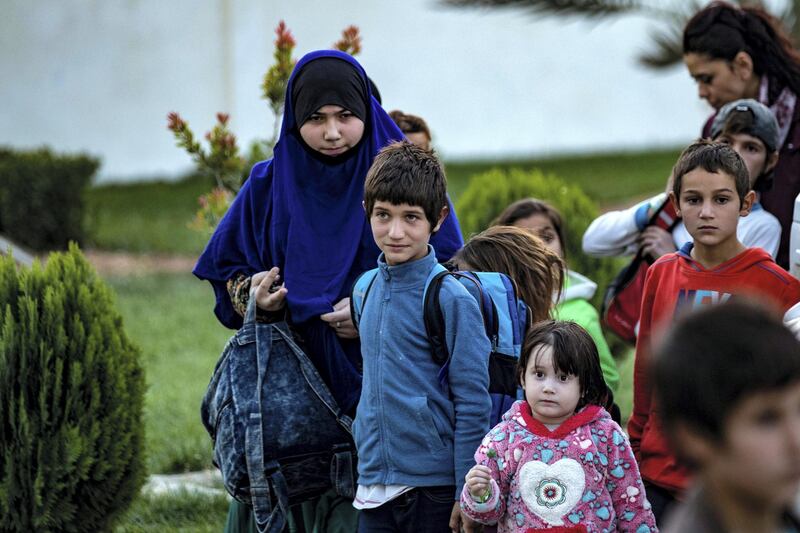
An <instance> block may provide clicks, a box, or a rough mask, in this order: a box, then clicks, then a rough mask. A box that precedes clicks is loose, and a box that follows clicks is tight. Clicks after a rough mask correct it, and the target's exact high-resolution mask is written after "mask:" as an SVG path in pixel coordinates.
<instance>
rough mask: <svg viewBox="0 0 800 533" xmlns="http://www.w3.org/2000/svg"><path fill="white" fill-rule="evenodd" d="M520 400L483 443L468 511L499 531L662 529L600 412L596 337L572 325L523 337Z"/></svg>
mask: <svg viewBox="0 0 800 533" xmlns="http://www.w3.org/2000/svg"><path fill="white" fill-rule="evenodd" d="M518 372H519V378H520V384H521V385H522V387H523V389H524V391H525V401H518V402H516V403H515V404H514V405H513V406H512V408H511V409H510V410H509V411H508V412H507V413H506V414H505V415H504V416H503V421H502V422H500V424H498V425H497V426H495V427H494V429H492V430H491V431H490V432H489V434H488V435H486V437H484V439H483V442H482V443H481V445H480V447H479V448H478V451H477V452H476V453H475V461H476V463H477V465H476V466H474V467H473V468H472V469H471V470H470V471H469V472H468V473H467V476H466V484H465V485H464V490H463V492H462V493H461V507H462V510H463V511H464V512H465V513H466V514H467V515H468V516H470V517H471V518H472V519H474V520H477V521H478V522H481V523H484V524H495V523H496V524H497V526H498V532H499V533H503V532H512V531H522V532H526V533H532V532H538V531H547V532H550V533H555V532H594V531H598V532H600V531H630V532H633V533H655V532H656V531H657V529H656V524H655V519H654V518H653V513H652V512H651V510H650V504H649V503H648V502H647V498H645V492H644V487H643V486H642V479H641V477H639V469H638V468H637V466H636V460H635V459H634V457H633V452H632V451H631V447H630V444H629V443H628V439H627V437H626V436H625V434H624V433H623V432H622V429H621V428H620V427H619V425H618V424H617V423H616V422H614V421H613V420H611V417H610V416H609V414H608V413H607V412H606V411H605V409H603V407H601V406H602V405H604V404H605V400H606V385H605V382H604V381H603V374H602V371H601V369H600V360H599V357H598V355H597V348H596V347H595V344H594V342H593V341H592V338H591V337H590V336H589V334H588V333H587V332H586V331H585V330H584V329H583V328H581V327H580V326H578V325H577V324H575V323H574V322H553V321H546V322H541V323H539V324H537V325H535V326H534V327H533V328H532V329H531V330H530V331H529V332H528V334H527V335H526V337H525V343H524V345H523V349H522V354H521V355H520V359H519V364H518Z"/></svg>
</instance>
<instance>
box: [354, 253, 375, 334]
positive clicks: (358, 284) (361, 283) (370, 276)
mask: <svg viewBox="0 0 800 533" xmlns="http://www.w3.org/2000/svg"><path fill="white" fill-rule="evenodd" d="M377 276H378V269H377V268H373V269H372V270H367V271H366V272H364V273H363V274H361V275H360V276H358V278H356V281H355V283H353V289H352V290H351V291H350V319H351V320H352V321H353V326H355V328H356V331H358V324H359V322H361V313H362V312H363V311H364V303H365V302H366V301H367V295H368V294H369V290H370V289H371V288H372V284H373V283H375V278H376V277H377Z"/></svg>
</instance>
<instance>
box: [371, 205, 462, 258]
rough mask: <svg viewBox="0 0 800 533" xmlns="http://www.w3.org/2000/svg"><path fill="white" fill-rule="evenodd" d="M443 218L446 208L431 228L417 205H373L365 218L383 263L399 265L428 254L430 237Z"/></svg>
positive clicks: (423, 212)
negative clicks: (380, 252)
mask: <svg viewBox="0 0 800 533" xmlns="http://www.w3.org/2000/svg"><path fill="white" fill-rule="evenodd" d="M445 216H447V207H446V206H445V207H444V208H442V214H441V216H440V217H439V221H438V223H437V224H436V227H435V228H431V224H430V222H428V219H427V218H426V217H425V211H424V210H423V209H422V207H420V206H418V205H409V204H400V205H395V204H393V203H391V202H383V201H376V202H375V205H374V206H373V208H372V213H371V214H370V217H369V223H370V226H371V227H372V237H373V238H374V239H375V243H376V244H377V245H378V248H380V249H381V251H382V252H383V254H384V258H385V259H386V263H387V264H389V265H399V264H402V263H407V262H409V261H414V260H416V259H422V258H423V257H425V256H426V255H427V254H428V241H429V240H430V238H431V233H433V232H434V231H438V229H439V227H440V226H441V225H442V221H444V218H445Z"/></svg>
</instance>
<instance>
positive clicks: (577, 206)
mask: <svg viewBox="0 0 800 533" xmlns="http://www.w3.org/2000/svg"><path fill="white" fill-rule="evenodd" d="M523 198H537V199H539V200H544V201H546V202H548V203H549V204H551V205H553V206H554V207H555V208H556V209H558V210H559V211H560V212H561V215H562V217H563V219H564V225H565V228H564V239H565V240H566V241H567V242H566V243H562V245H563V246H564V249H565V250H566V258H567V266H568V267H569V268H570V269H571V270H574V271H576V272H579V273H581V274H583V275H585V276H588V277H589V278H590V279H591V280H592V281H594V282H595V283H597V286H598V289H597V292H596V293H595V296H594V298H593V299H592V303H593V304H594V305H595V306H596V307H598V308H599V305H600V303H601V302H602V299H603V291H604V290H605V287H606V286H608V284H609V282H611V280H613V279H614V276H615V275H616V273H617V271H618V270H619V268H620V267H619V265H618V264H617V262H615V261H609V260H602V259H596V258H593V257H589V256H588V255H586V254H584V253H583V249H582V247H581V242H582V240H583V232H584V231H586V228H587V227H588V226H589V224H590V223H591V222H592V220H594V219H595V218H596V217H597V216H598V214H599V212H598V209H597V205H596V204H595V203H594V202H593V201H592V200H591V199H590V198H589V197H588V196H587V195H586V194H585V193H584V192H583V191H582V190H581V189H580V187H577V186H575V185H570V184H568V183H566V182H565V181H563V180H562V179H560V178H558V177H557V176H554V175H552V174H551V175H545V174H543V173H542V172H541V171H539V170H535V169H534V170H530V171H528V170H520V169H510V170H501V169H492V170H489V171H487V172H484V173H482V174H477V175H475V176H473V177H472V178H471V179H470V182H469V185H468V186H467V188H466V190H464V192H463V193H462V194H461V197H460V198H459V199H458V202H457V204H456V212H457V213H458V219H459V221H460V222H461V231H462V232H463V233H464V238H465V239H468V238H469V237H470V235H473V234H475V233H478V232H481V231H483V230H484V229H486V228H487V227H488V226H489V224H491V222H492V220H494V219H495V218H496V217H497V215H499V214H500V213H501V212H502V211H503V209H505V208H506V207H507V206H508V205H509V204H510V203H512V202H515V201H517V200H521V199H523Z"/></svg>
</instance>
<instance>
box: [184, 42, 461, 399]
mask: <svg viewBox="0 0 800 533" xmlns="http://www.w3.org/2000/svg"><path fill="white" fill-rule="evenodd" d="M403 138H404V137H403V134H402V133H401V132H400V130H399V129H398V128H397V126H396V125H395V124H394V122H393V121H392V119H391V118H390V117H389V116H388V115H387V114H386V112H385V111H384V110H383V108H382V107H381V106H380V104H379V103H378V102H377V101H376V100H375V98H374V97H373V94H372V91H371V89H370V84H369V82H368V78H367V75H366V73H365V72H364V69H363V68H362V67H361V65H360V64H359V63H358V62H357V61H356V60H355V59H353V58H352V57H351V56H349V55H347V54H345V53H342V52H338V51H334V50H325V51H316V52H312V53H309V54H307V55H306V56H304V57H303V58H302V59H300V61H298V63H297V65H296V66H295V68H294V70H293V72H292V75H291V77H290V78H289V82H288V85H287V89H286V100H285V109H284V116H283V123H282V127H281V133H280V137H279V138H278V142H277V144H276V145H275V149H274V154H273V157H272V159H270V160H267V161H262V162H260V163H257V164H256V165H255V166H254V167H253V169H252V171H251V173H250V177H249V178H248V180H247V182H246V183H245V184H244V186H243V187H242V189H241V190H240V191H239V194H238V195H237V197H236V199H235V200H234V202H233V204H232V205H231V208H230V210H229V211H228V213H227V214H226V215H225V217H224V218H223V219H222V221H221V222H220V224H219V227H218V228H217V230H216V231H215V233H214V235H213V236H212V237H211V240H210V241H209V243H208V245H207V246H206V249H205V251H204V252H203V254H202V255H201V256H200V259H199V260H198V262H197V265H196V266H195V268H194V274H195V275H196V276H197V277H199V278H200V279H205V280H208V281H210V282H211V285H212V286H213V288H214V293H215V295H216V306H215V308H214V312H215V314H216V316H217V318H218V319H219V320H220V322H222V323H223V324H224V325H225V326H228V327H229V328H238V327H240V326H241V324H242V305H246V298H247V295H248V293H249V289H250V287H251V286H255V287H256V292H255V293H254V294H255V297H256V298H257V303H258V306H259V308H260V316H261V317H262V318H266V319H270V318H271V319H273V320H280V319H282V318H283V317H284V315H283V310H284V309H285V310H286V311H287V312H286V315H285V317H286V319H287V320H288V321H289V322H290V323H291V324H292V325H293V326H294V328H295V329H296V331H297V333H298V334H299V335H300V337H301V338H302V339H303V340H304V342H305V345H306V348H307V350H308V352H309V356H310V357H311V359H312V361H313V362H314V364H315V365H316V367H317V369H318V371H319V372H320V374H321V376H322V378H323V379H324V380H325V381H326V382H327V384H328V385H329V386H330V388H331V391H332V393H333V395H334V397H335V398H336V400H337V401H338V402H339V406H340V407H341V408H342V409H343V410H344V411H345V412H350V413H353V412H354V410H355V405H356V402H357V401H358V398H359V395H360V390H361V374H360V370H359V369H360V366H361V354H360V345H359V341H358V339H357V337H356V333H355V330H354V329H353V327H352V324H351V323H350V318H349V317H350V313H349V300H348V299H347V297H348V296H349V292H350V289H351V286H352V284H353V282H354V280H355V278H356V277H357V276H358V275H359V274H361V273H362V272H364V271H365V270H368V269H370V268H374V267H375V265H376V261H377V257H378V254H379V250H378V247H377V246H376V245H375V243H374V241H373V239H372V234H371V232H370V229H369V226H368V221H367V218H366V217H365V215H364V211H363V208H362V205H361V204H362V201H363V197H364V178H365V176H366V174H367V170H368V169H369V167H370V165H371V164H372V160H373V158H374V157H375V154H376V153H377V152H378V151H379V150H380V149H381V148H382V147H384V146H385V145H387V144H389V143H391V142H393V141H395V140H400V139H403ZM450 209H451V210H450V213H451V216H449V217H447V219H446V221H445V223H444V224H443V226H442V228H441V229H440V231H439V232H437V233H436V234H435V235H434V237H433V239H432V244H433V246H434V248H435V249H436V251H437V255H438V257H439V260H440V261H445V260H447V259H449V258H450V257H451V256H452V255H454V254H455V252H456V251H457V250H458V249H459V248H460V247H461V245H462V244H463V241H462V238H461V232H460V229H459V227H458V221H457V219H456V217H455V214H454V212H453V210H452V206H450ZM275 267H276V268H275ZM279 277H282V282H283V283H282V285H278V278H279ZM253 284H255V285H253ZM229 289H231V290H230V291H229ZM232 293H233V294H232ZM232 296H233V298H232ZM237 299H238V300H237ZM275 311H278V316H276V315H275ZM269 312H272V313H271V314H270V313H269Z"/></svg>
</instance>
